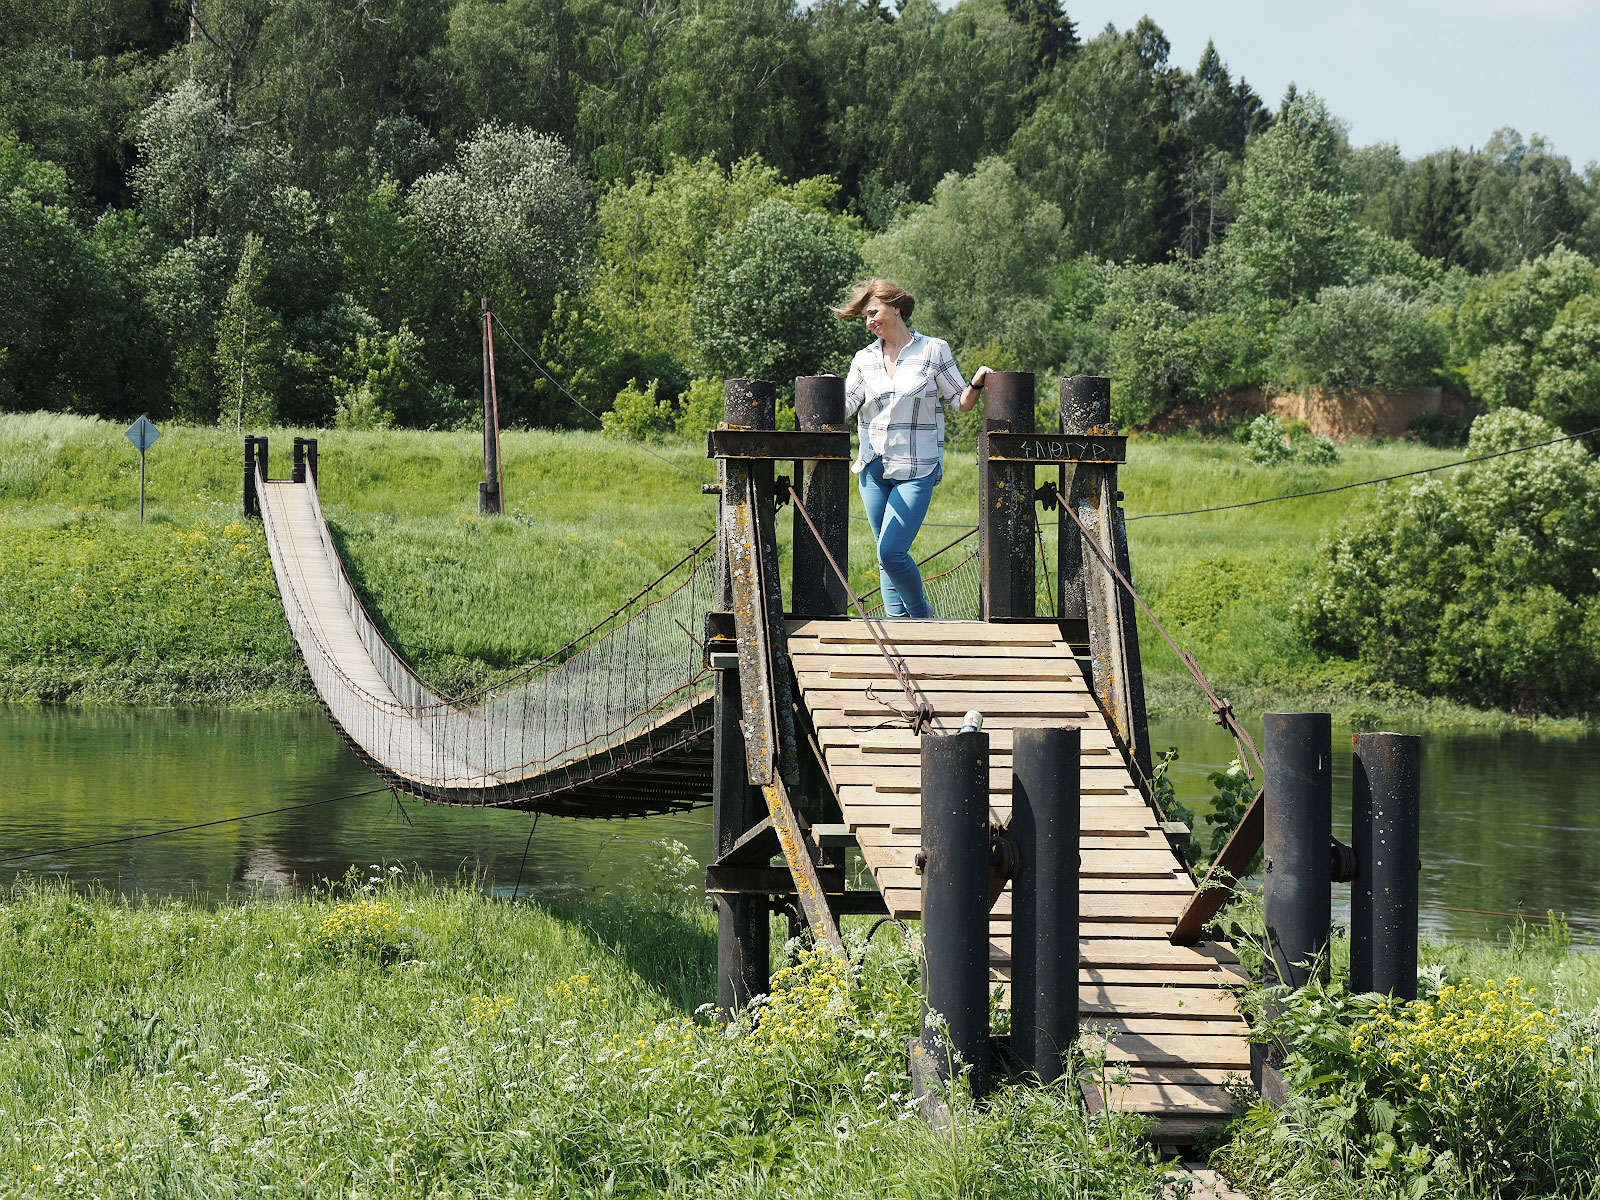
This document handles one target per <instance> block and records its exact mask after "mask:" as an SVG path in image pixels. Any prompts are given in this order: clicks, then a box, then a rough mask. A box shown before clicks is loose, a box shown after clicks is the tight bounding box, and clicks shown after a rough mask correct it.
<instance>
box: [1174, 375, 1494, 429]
mask: <svg viewBox="0 0 1600 1200" xmlns="http://www.w3.org/2000/svg"><path fill="white" fill-rule="evenodd" d="M1484 411H1486V410H1485V409H1484V407H1483V405H1482V404H1480V403H1479V402H1478V401H1476V400H1474V399H1473V398H1472V397H1471V396H1466V395H1462V394H1461V393H1459V392H1450V391H1446V390H1445V389H1444V388H1439V387H1414V388H1400V389H1398V390H1395V391H1355V390H1345V389H1336V388H1310V389H1307V390H1306V391H1303V392H1276V391H1272V390H1270V389H1268V388H1266V387H1262V386H1260V385H1255V384H1253V385H1251V386H1248V387H1240V388H1234V389H1233V390H1232V391H1228V392H1219V393H1218V394H1217V395H1215V396H1213V397H1212V398H1211V399H1210V400H1206V401H1203V402H1190V403H1185V404H1175V405H1173V406H1172V407H1171V408H1169V409H1168V410H1167V411H1166V412H1164V413H1162V414H1161V415H1160V416H1158V417H1157V418H1156V419H1155V420H1153V421H1151V422H1150V423H1149V424H1148V425H1146V426H1145V430H1146V431H1147V432H1149V433H1179V432H1182V431H1186V430H1199V431H1202V432H1213V431H1220V430H1222V429H1224V428H1226V427H1227V425H1228V424H1229V423H1230V422H1231V421H1233V420H1235V419H1237V418H1239V417H1254V416H1259V415H1260V414H1262V413H1272V414H1273V415H1274V416H1275V417H1278V418H1280V419H1281V420H1284V421H1303V422H1304V423H1305V424H1306V425H1307V426H1308V427H1309V428H1310V430H1311V432H1312V433H1317V434H1321V435H1322V436H1323V437H1326V438H1332V439H1333V440H1334V441H1336V442H1348V441H1354V440H1357V439H1361V438H1374V437H1388V438H1394V437H1404V436H1405V433H1406V430H1407V429H1408V428H1409V427H1410V425H1411V422H1413V421H1414V420H1416V419H1417V418H1418V417H1420V416H1441V415H1442V416H1453V417H1459V418H1460V419H1461V420H1463V421H1471V420H1472V419H1473V418H1474V417H1477V416H1479V415H1480V414H1481V413H1483V412H1484Z"/></svg>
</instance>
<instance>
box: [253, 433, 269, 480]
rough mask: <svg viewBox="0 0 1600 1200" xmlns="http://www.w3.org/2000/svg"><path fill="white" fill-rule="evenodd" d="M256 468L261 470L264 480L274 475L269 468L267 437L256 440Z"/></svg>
mask: <svg viewBox="0 0 1600 1200" xmlns="http://www.w3.org/2000/svg"><path fill="white" fill-rule="evenodd" d="M256 466H257V467H259V468H260V470H261V478H262V479H271V478H272V473H271V471H270V470H269V469H268V467H267V439H266V437H265V435H263V436H261V437H258V438H256Z"/></svg>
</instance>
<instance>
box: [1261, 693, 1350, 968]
mask: <svg viewBox="0 0 1600 1200" xmlns="http://www.w3.org/2000/svg"><path fill="white" fill-rule="evenodd" d="M1262 723H1263V725H1264V730H1263V732H1264V735H1265V736H1264V737H1263V740H1262V746H1261V751H1262V759H1263V765H1264V766H1265V767H1266V778H1265V779H1264V780H1263V783H1264V786H1265V792H1264V795H1263V804H1264V805H1265V807H1264V809H1263V814H1262V815H1263V849H1264V851H1265V854H1264V857H1263V860H1262V870H1263V881H1262V904H1263V907H1264V908H1265V910H1266V923H1267V947H1268V950H1269V952H1270V962H1271V967H1270V971H1271V973H1272V976H1273V978H1272V979H1271V980H1270V982H1275V983H1284V984H1287V985H1288V986H1289V987H1291V988H1300V987H1304V986H1305V984H1306V983H1307V982H1309V981H1310V980H1311V979H1312V978H1313V977H1315V978H1317V979H1320V980H1326V979H1327V977H1328V938H1329V934H1330V929H1331V927H1332V923H1333V899H1332V887H1331V883H1332V860H1331V856H1330V854H1329V846H1330V845H1331V843H1332V841H1333V718H1332V717H1331V716H1330V715H1329V714H1328V713H1325V712H1304V713H1272V712H1269V713H1266V714H1264V715H1263V717H1262Z"/></svg>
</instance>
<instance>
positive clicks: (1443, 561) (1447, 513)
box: [1293, 409, 1600, 711]
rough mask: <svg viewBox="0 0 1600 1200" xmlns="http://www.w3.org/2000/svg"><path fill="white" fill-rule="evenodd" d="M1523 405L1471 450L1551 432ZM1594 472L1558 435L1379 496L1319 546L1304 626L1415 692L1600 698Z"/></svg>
mask: <svg viewBox="0 0 1600 1200" xmlns="http://www.w3.org/2000/svg"><path fill="white" fill-rule="evenodd" d="M1556 432H1557V431H1556V430H1555V429H1554V428H1553V427H1552V426H1551V425H1549V424H1548V423H1547V422H1545V421H1543V420H1541V419H1540V418H1538V417H1535V416H1533V415H1532V414H1529V413H1524V412H1521V411H1518V410H1516V409H1504V410H1501V411H1499V412H1495V413H1490V414H1489V415H1488V416H1486V417H1481V418H1479V419H1478V421H1476V422H1475V423H1474V424H1473V427H1472V434H1471V439H1470V441H1469V443H1468V449H1469V451H1470V452H1471V453H1473V454H1491V453H1495V452H1496V451H1500V450H1506V449H1510V448H1512V447H1516V446H1522V445H1529V444H1532V443H1535V442H1539V441H1543V440H1546V439H1548V438H1550V437H1553V436H1555V435H1556ZM1596 528H1600V465H1597V464H1596V462H1595V459H1594V457H1593V456H1592V455H1590V454H1589V453H1588V452H1587V451H1586V450H1584V449H1583V447H1582V445H1581V444H1579V443H1576V442H1564V443H1561V444H1558V445H1554V446H1544V447H1540V448H1539V449H1537V450H1531V451H1527V452H1525V453H1521V454H1514V455H1508V456H1506V457H1503V458H1497V459H1494V460H1492V461H1490V462H1485V463H1479V464H1475V465H1473V466H1471V467H1467V468H1464V469H1462V470H1461V471H1460V472H1459V473H1456V474H1454V475H1453V476H1452V477H1440V476H1434V477H1431V478H1429V479H1427V480H1425V481H1424V482H1421V483H1417V484H1414V485H1412V486H1410V487H1409V488H1406V489H1404V490H1394V491H1390V492H1388V493H1386V494H1385V495H1383V496H1381V497H1379V498H1378V499H1377V500H1376V502H1375V503H1374V504H1373V505H1372V506H1371V507H1370V508H1369V509H1367V510H1366V511H1365V512H1363V513H1362V514H1360V515H1358V516H1356V517H1355V518H1353V519H1352V520H1351V521H1349V522H1347V523H1346V524H1345V525H1344V526H1343V527H1342V528H1341V529H1340V530H1338V531H1337V532H1336V533H1335V534H1334V535H1333V536H1332V537H1331V538H1329V539H1328V540H1327V541H1325V542H1324V544H1323V547H1322V556H1321V559H1320V562H1319V564H1318V566H1317V568H1316V570H1315V572H1314V574H1313V576H1312V579H1311V582H1310V586H1309V588H1308V591H1307V593H1306V595H1305V596H1304V597H1303V598H1302V599H1301V600H1299V601H1297V602H1296V603H1295V605H1294V607H1293V619H1294V624H1295V628H1296V630H1297V632H1298V633H1299V635H1300V636H1301V637H1302V638H1303V639H1305V640H1306V641H1308V642H1309V643H1310V644H1312V645H1313V646H1316V647H1318V648H1320V649H1322V650H1325V651H1329V652H1332V653H1335V654H1342V655H1346V656H1349V657H1351V658H1357V659H1359V660H1361V661H1362V662H1364V663H1366V664H1368V665H1369V666H1370V668H1371V669H1372V670H1373V671H1374V673H1375V674H1376V675H1377V676H1378V677H1380V678H1383V679H1386V680H1389V681H1391V682H1394V683H1398V684H1401V685H1404V686H1406V687H1410V688H1415V689H1417V690H1418V691H1421V692H1426V693H1434V694H1444V695H1449V696H1453V697H1457V698H1460V699H1464V700H1467V701H1470V702H1473V703H1483V704H1497V705H1504V706H1508V707H1514V708H1518V709H1521V710H1525V711H1526V710H1534V709H1544V708H1560V707H1582V706H1585V705H1589V704H1592V703H1593V702H1594V701H1595V699H1596V697H1597V695H1600V574H1597V572H1600V544H1597V543H1596V539H1595V537H1594V530H1595V529H1596Z"/></svg>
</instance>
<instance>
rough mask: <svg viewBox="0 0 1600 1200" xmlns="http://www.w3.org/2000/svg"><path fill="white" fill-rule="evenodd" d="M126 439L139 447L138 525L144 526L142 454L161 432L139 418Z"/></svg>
mask: <svg viewBox="0 0 1600 1200" xmlns="http://www.w3.org/2000/svg"><path fill="white" fill-rule="evenodd" d="M126 433H127V437H128V440H129V441H130V442H132V443H133V444H134V445H135V446H137V447H139V524H141V525H143V524H144V452H145V451H146V450H148V449H150V447H151V446H154V445H155V444H156V439H157V438H158V437H160V436H161V430H159V429H157V428H156V427H155V426H154V425H152V424H151V423H150V418H149V417H140V418H139V419H138V420H137V421H135V422H134V423H133V424H132V425H129V426H128V428H127V430H126Z"/></svg>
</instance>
